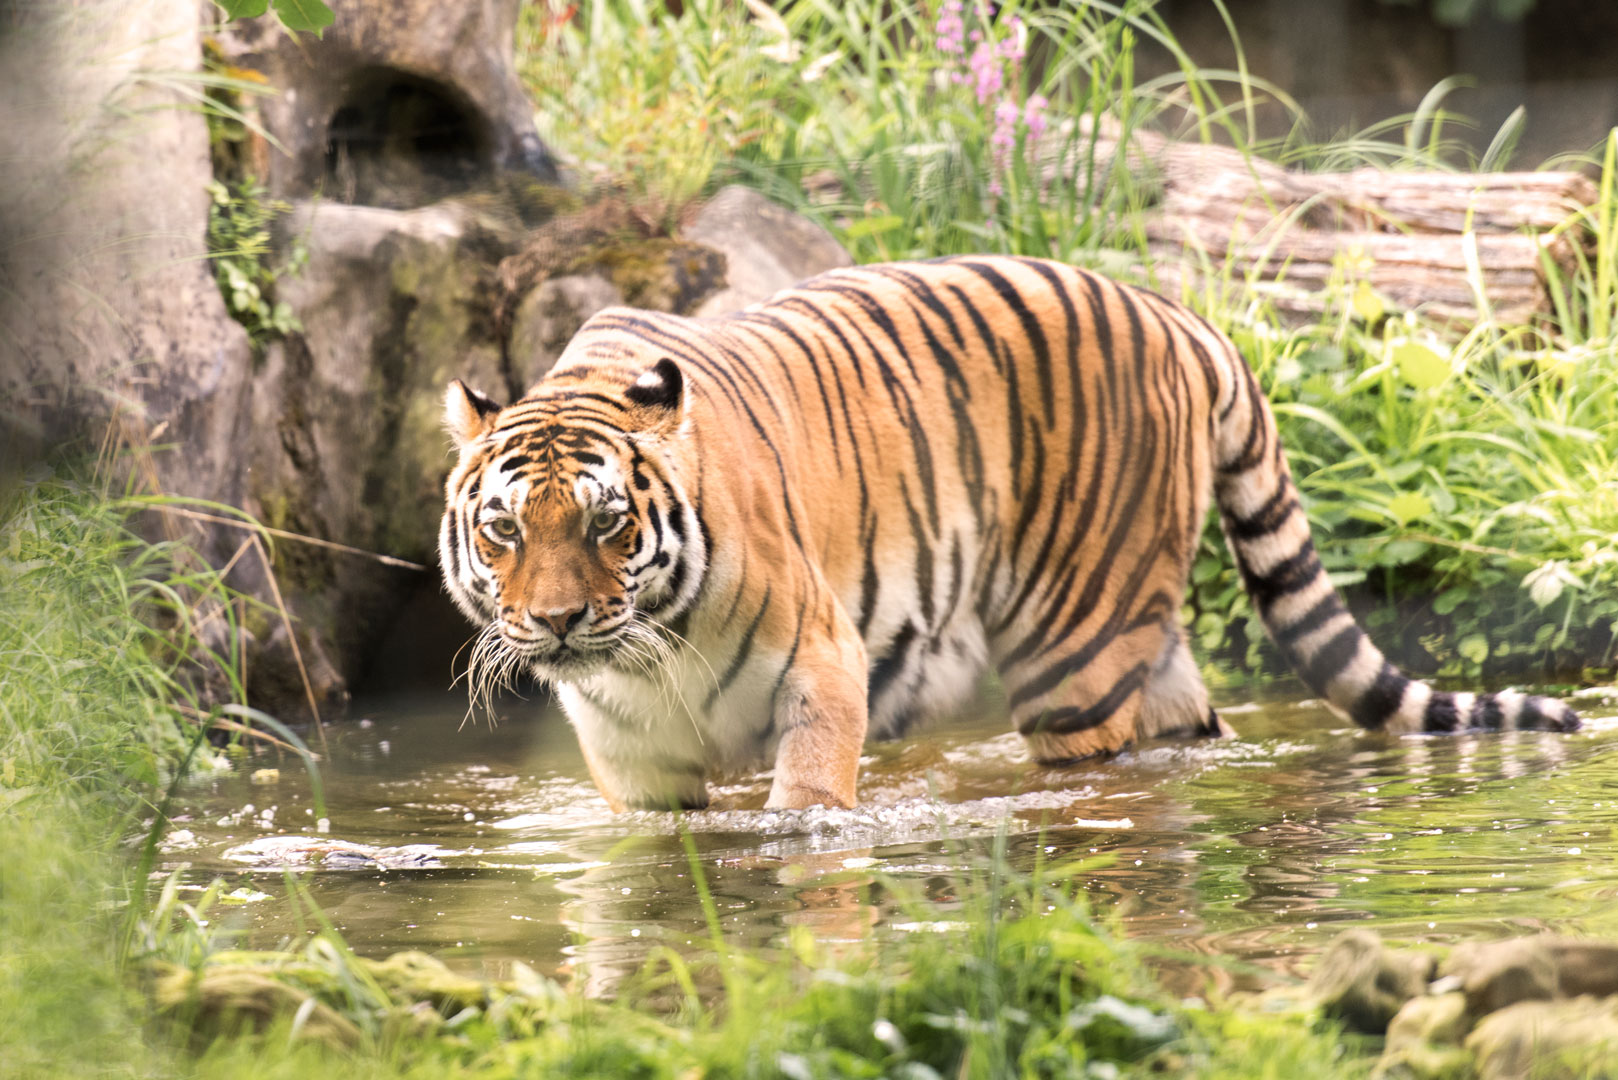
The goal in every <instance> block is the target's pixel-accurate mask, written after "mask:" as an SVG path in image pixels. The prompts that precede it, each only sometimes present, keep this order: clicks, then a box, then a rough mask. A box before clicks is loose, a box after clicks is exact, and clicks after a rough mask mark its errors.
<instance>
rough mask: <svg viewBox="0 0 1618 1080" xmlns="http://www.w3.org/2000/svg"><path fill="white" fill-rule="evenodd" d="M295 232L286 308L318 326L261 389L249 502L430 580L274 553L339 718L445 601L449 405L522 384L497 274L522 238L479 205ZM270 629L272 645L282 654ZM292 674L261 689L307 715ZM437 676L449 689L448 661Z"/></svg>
mask: <svg viewBox="0 0 1618 1080" xmlns="http://www.w3.org/2000/svg"><path fill="white" fill-rule="evenodd" d="M290 227H291V228H293V229H295V230H297V231H298V233H299V234H300V235H302V236H304V237H305V238H306V241H305V242H306V243H307V245H308V250H309V261H308V265H307V267H306V268H305V270H304V272H303V273H302V274H301V275H299V276H297V277H294V278H289V279H285V280H284V281H283V282H282V289H281V296H282V298H283V299H285V300H286V301H287V302H288V303H290V304H291V305H292V307H293V309H294V310H295V311H297V312H298V315H299V318H300V319H301V321H302V323H303V329H302V330H301V331H300V332H297V333H294V334H291V335H289V336H288V337H287V338H286V339H285V340H284V341H279V342H275V343H272V344H271V345H270V346H269V347H268V348H267V349H266V350H265V355H264V359H263V361H262V364H261V365H260V367H259V370H258V371H257V373H256V374H255V377H254V393H253V398H252V404H251V422H250V424H249V425H248V430H249V434H248V437H247V438H246V440H245V441H244V445H243V447H242V451H243V453H244V456H245V457H246V458H247V460H249V461H250V462H251V463H252V471H251V474H250V476H249V477H248V480H247V484H246V490H245V492H244V498H243V504H242V505H243V506H244V508H245V509H247V510H248V511H249V512H250V513H252V514H254V515H255V516H257V517H258V518H259V519H260V520H262V521H263V522H264V523H265V524H267V525H269V526H271V527H273V528H276V529H283V530H286V531H288V532H292V533H297V534H300V535H304V536H311V537H316V538H319V539H321V540H327V541H334V542H336V543H339V544H344V545H348V546H350V547H354V548H358V549H362V550H363V551H368V552H375V553H380V554H384V555H387V556H391V557H393V558H396V559H402V560H406V561H408V562H411V563H415V564H417V565H418V566H419V567H421V569H416V570H411V569H408V568H404V567H400V566H398V565H390V564H386V563H383V562H381V561H379V560H376V559H372V558H368V557H365V556H363V555H355V554H349V553H344V552H339V551H335V550H332V549H330V548H327V547H320V546H314V545H309V544H303V543H299V542H296V541H287V542H282V543H279V544H278V545H277V546H276V552H275V555H276V559H275V566H276V573H277V575H278V577H279V579H280V580H279V584H280V589H281V592H282V594H283V595H284V596H285V597H286V598H287V601H288V603H289V604H290V605H291V606H292V608H293V610H294V612H295V613H296V615H297V616H298V619H299V627H300V631H301V632H300V644H301V646H302V650H301V651H302V653H303V654H304V660H305V665H306V667H313V668H319V667H322V666H323V665H325V664H327V663H328V662H329V666H330V667H331V668H332V669H334V670H335V672H336V673H337V675H338V676H339V678H338V679H337V681H336V682H335V683H333V682H332V681H331V680H326V686H325V693H324V694H322V693H321V692H320V688H317V697H321V698H323V699H324V700H322V705H323V706H324V705H326V704H328V703H330V704H336V703H337V701H336V700H335V699H338V698H340V697H341V688H342V686H344V685H346V684H347V683H348V682H351V681H352V680H354V679H355V678H356V677H358V676H359V675H360V674H362V673H363V671H364V669H365V667H366V666H367V664H368V663H369V661H370V660H371V658H372V653H373V650H374V648H375V645H376V641H377V638H378V636H379V635H380V634H381V633H383V632H384V630H385V628H386V627H387V625H388V624H389V622H390V621H391V620H392V619H393V617H394V616H395V615H396V614H397V613H398V612H399V611H400V610H401V609H402V608H403V607H404V605H405V604H406V603H407V602H408V601H409V600H410V599H411V597H412V595H413V594H414V593H415V592H416V591H417V589H419V588H422V587H429V588H436V586H437V568H436V565H435V560H434V557H433V550H434V538H435V536H436V530H437V520H438V516H439V514H440V512H441V510H442V506H443V490H442V485H443V480H444V475H445V473H446V472H447V470H448V467H449V464H450V460H449V457H448V454H447V444H446V442H445V439H444V435H443V431H442V428H441V426H440V425H441V422H440V408H441V406H440V402H441V401H442V400H443V392H444V387H445V386H446V385H447V384H448V382H449V380H450V379H452V378H457V377H459V378H464V379H467V380H468V381H470V382H474V383H477V384H480V385H483V386H487V387H490V388H494V389H497V390H499V389H502V388H504V387H505V385H506V372H505V361H504V358H503V355H502V347H501V341H500V338H499V335H498V334H497V333H496V330H495V325H494V319H493V310H494V304H495V297H496V285H495V280H494V268H495V265H496V264H497V262H498V261H499V259H500V258H501V257H502V256H503V255H504V254H506V253H509V252H510V251H512V250H514V249H515V247H516V245H517V243H518V237H519V234H520V233H519V229H518V227H517V226H516V225H515V224H514V223H513V222H512V221H511V220H509V219H508V218H506V217H504V216H502V215H499V214H493V215H491V214H489V213H488V212H486V210H485V208H484V207H482V205H481V204H480V203H478V202H477V201H475V200H468V201H458V200H449V201H445V202H441V203H438V204H435V205H433V206H429V207H423V208H419V209H415V210H385V209H380V208H376V207H368V206H346V205H343V204H339V203H325V202H323V203H303V204H300V205H299V206H298V207H297V209H296V212H295V214H294V216H293V220H292V222H291V223H290ZM260 575H261V568H260V566H259V565H258V564H256V563H249V564H246V565H242V566H241V567H240V568H239V570H238V571H237V578H236V584H238V585H239V586H240V587H243V588H246V589H249V590H251V591H253V592H255V593H258V594H260V595H263V594H265V593H266V592H267V591H268V589H267V585H268V583H267V582H265V581H263V580H260ZM254 629H255V631H256V632H258V633H259V634H260V637H261V638H262V639H263V640H264V642H265V643H266V644H269V643H272V642H274V641H275V640H278V639H279V638H278V637H264V630H263V629H261V628H259V627H254ZM269 631H270V633H271V634H272V635H280V632H279V631H278V630H276V629H275V628H274V627H271V628H269ZM280 636H284V635H280ZM287 659H294V658H292V657H291V656H290V653H281V654H279V655H275V654H267V655H265V656H263V657H262V658H261V659H260V660H259V662H257V663H251V662H250V663H249V665H248V671H249V674H250V676H251V677H252V680H253V681H252V684H251V685H250V687H249V690H250V693H251V694H252V695H253V696H254V697H255V698H256V700H259V701H261V702H264V703H265V704H267V705H274V706H275V707H276V708H277V709H278V711H280V712H282V713H283V714H284V715H299V714H300V713H302V712H304V711H305V710H304V708H303V704H304V700H303V699H304V692H303V690H302V688H301V683H302V676H301V675H300V674H299V673H298V672H296V671H295V670H294V669H290V668H288V666H287V665H286V663H285V661H286V660H287ZM435 674H436V675H437V676H438V677H439V678H440V679H441V682H442V683H443V684H444V685H447V684H448V682H449V679H450V672H449V665H448V663H447V658H445V663H444V665H443V668H442V669H441V670H440V671H438V672H436V673H435Z"/></svg>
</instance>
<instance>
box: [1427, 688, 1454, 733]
mask: <svg viewBox="0 0 1618 1080" xmlns="http://www.w3.org/2000/svg"><path fill="white" fill-rule="evenodd" d="M1421 726H1422V729H1423V730H1425V731H1454V730H1455V729H1456V728H1458V727H1460V726H1461V714H1460V712H1459V711H1458V710H1457V709H1456V708H1455V695H1454V694H1446V693H1444V692H1443V691H1441V690H1434V691H1433V696H1432V697H1430V698H1428V699H1427V709H1426V712H1425V713H1424V714H1423V715H1422V721H1421Z"/></svg>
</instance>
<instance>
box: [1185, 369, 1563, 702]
mask: <svg viewBox="0 0 1618 1080" xmlns="http://www.w3.org/2000/svg"><path fill="white" fill-rule="evenodd" d="M1231 359H1232V362H1233V367H1234V372H1235V376H1236V379H1235V382H1234V385H1233V386H1232V387H1231V394H1230V398H1229V400H1228V401H1227V402H1224V403H1223V404H1222V406H1221V408H1220V415H1219V423H1218V425H1217V428H1216V438H1215V442H1216V458H1215V460H1216V466H1217V471H1216V474H1215V481H1214V495H1215V498H1216V500H1217V501H1218V504H1219V518H1220V523H1221V525H1223V527H1224V531H1225V540H1226V542H1227V543H1228V544H1229V545H1230V550H1231V553H1232V554H1233V555H1235V557H1236V565H1237V567H1238V568H1239V569H1240V570H1241V574H1242V584H1243V585H1244V586H1246V588H1247V593H1248V595H1249V596H1250V597H1252V600H1253V604H1254V606H1255V607H1256V608H1257V609H1258V612H1259V616H1260V618H1262V619H1263V621H1264V628H1265V630H1267V631H1268V632H1269V635H1270V638H1271V640H1273V641H1274V642H1275V644H1276V645H1277V646H1278V647H1279V648H1280V650H1281V652H1282V653H1283V654H1284V655H1285V656H1286V658H1287V662H1288V663H1289V664H1291V665H1292V669H1293V670H1294V671H1296V672H1297V673H1298V674H1299V675H1300V676H1302V678H1303V680H1304V682H1306V683H1308V684H1309V687H1310V689H1312V690H1313V691H1314V692H1315V693H1316V694H1318V695H1320V697H1322V698H1324V699H1325V700H1326V702H1327V703H1328V704H1329V705H1330V706H1331V708H1332V710H1333V711H1334V712H1337V713H1339V714H1340V715H1342V716H1345V717H1347V718H1348V719H1351V720H1353V721H1354V722H1355V723H1356V724H1358V725H1360V726H1361V727H1363V728H1368V729H1370V730H1372V731H1382V730H1388V731H1394V732H1435V733H1437V732H1450V731H1460V730H1464V729H1468V728H1493V729H1511V728H1543V729H1548V730H1551V731H1575V730H1577V729H1578V726H1579V718H1578V716H1577V714H1575V713H1574V712H1573V710H1572V709H1570V708H1568V707H1567V706H1566V705H1564V704H1563V703H1562V702H1560V701H1557V700H1555V699H1554V698H1546V697H1531V696H1529V695H1527V694H1519V693H1516V692H1514V691H1505V692H1502V693H1498V694H1451V693H1446V692H1444V691H1441V690H1434V689H1433V688H1432V687H1430V686H1428V685H1427V684H1426V683H1423V682H1420V681H1418V680H1415V679H1411V678H1409V677H1407V676H1406V675H1405V674H1404V673H1403V672H1401V671H1400V670H1399V669H1398V668H1396V667H1394V666H1393V665H1392V664H1390V663H1388V661H1387V660H1386V658H1384V657H1383V655H1382V652H1381V651H1380V650H1379V649H1377V647H1376V646H1375V645H1373V644H1371V639H1370V638H1369V637H1367V636H1366V634H1365V631H1364V630H1362V629H1360V626H1359V624H1358V623H1357V622H1355V621H1354V616H1353V615H1352V614H1350V613H1349V611H1348V609H1347V608H1345V607H1344V606H1343V604H1342V601H1341V600H1339V599H1338V596H1337V590H1336V589H1334V588H1333V587H1332V584H1331V580H1330V579H1329V578H1328V577H1327V576H1326V570H1325V568H1324V567H1323V566H1321V565H1320V559H1319V557H1318V556H1317V555H1316V554H1315V545H1314V541H1313V540H1312V539H1311V538H1310V535H1309V519H1308V518H1307V517H1306V516H1305V514H1304V512H1303V508H1302V507H1301V506H1300V505H1299V503H1298V495H1297V489H1296V488H1295V487H1294V486H1293V484H1292V474H1291V471H1290V470H1289V469H1288V468H1287V463H1286V456H1285V454H1284V453H1283V452H1282V449H1281V441H1280V438H1279V436H1278V434H1277V432H1276V428H1275V418H1274V416H1273V415H1272V414H1271V413H1270V408H1269V405H1268V404H1266V403H1265V400H1264V396H1263V394H1262V393H1261V392H1260V390H1259V388H1258V384H1257V382H1256V381H1255V380H1254V378H1253V375H1252V372H1251V371H1249V370H1248V367H1247V364H1246V363H1245V362H1244V361H1243V360H1242V359H1241V357H1240V356H1238V355H1236V354H1235V351H1234V350H1232V353H1231Z"/></svg>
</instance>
